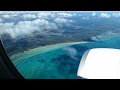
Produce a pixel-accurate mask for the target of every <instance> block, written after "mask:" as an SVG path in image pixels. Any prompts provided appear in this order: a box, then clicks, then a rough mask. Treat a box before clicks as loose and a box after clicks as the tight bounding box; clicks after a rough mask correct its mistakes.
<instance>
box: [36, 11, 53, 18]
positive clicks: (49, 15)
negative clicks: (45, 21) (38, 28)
mask: <svg viewBox="0 0 120 90" xmlns="http://www.w3.org/2000/svg"><path fill="white" fill-rule="evenodd" d="M37 17H38V18H49V17H55V13H50V12H39V13H38V14H37Z"/></svg>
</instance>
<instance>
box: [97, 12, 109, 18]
mask: <svg viewBox="0 0 120 90" xmlns="http://www.w3.org/2000/svg"><path fill="white" fill-rule="evenodd" d="M99 17H100V18H110V14H107V13H101V14H100V16H99Z"/></svg>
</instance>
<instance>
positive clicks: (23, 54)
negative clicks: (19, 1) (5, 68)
mask: <svg viewBox="0 0 120 90" xmlns="http://www.w3.org/2000/svg"><path fill="white" fill-rule="evenodd" d="M0 35H1V40H2V43H3V46H4V48H5V50H6V53H7V54H8V56H9V58H10V60H11V62H12V63H13V64H14V66H15V67H16V68H17V70H18V71H19V72H20V73H21V74H22V75H23V76H24V77H25V78H26V79H77V70H78V66H79V63H80V60H81V58H82V55H83V54H84V52H85V51H87V50H89V49H92V48H116V49H120V12H119V11H0Z"/></svg>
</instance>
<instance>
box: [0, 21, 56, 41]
mask: <svg viewBox="0 0 120 90" xmlns="http://www.w3.org/2000/svg"><path fill="white" fill-rule="evenodd" d="M44 29H48V30H51V29H52V30H53V29H57V26H56V24H55V23H51V22H49V21H47V20H44V19H36V20H33V21H20V22H18V23H17V24H15V23H13V22H10V23H0V34H1V35H2V34H5V33H7V34H9V35H10V36H11V37H12V38H13V39H15V38H18V37H24V36H27V35H32V32H34V31H39V32H40V33H41V34H42V33H43V32H44Z"/></svg>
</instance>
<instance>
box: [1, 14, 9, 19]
mask: <svg viewBox="0 0 120 90" xmlns="http://www.w3.org/2000/svg"><path fill="white" fill-rule="evenodd" d="M2 16H3V17H4V18H9V19H10V18H11V17H10V15H2Z"/></svg>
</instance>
